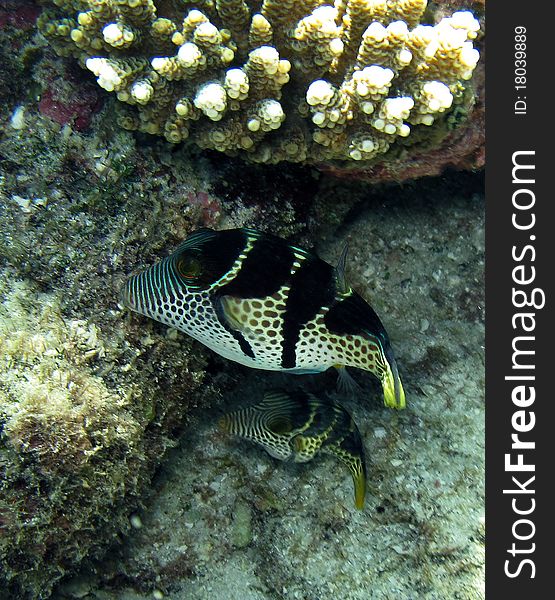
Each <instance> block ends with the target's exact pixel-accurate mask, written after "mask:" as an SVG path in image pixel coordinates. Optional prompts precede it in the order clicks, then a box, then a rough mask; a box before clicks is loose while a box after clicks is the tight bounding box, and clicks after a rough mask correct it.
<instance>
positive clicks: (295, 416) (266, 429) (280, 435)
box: [219, 390, 366, 509]
mask: <svg viewBox="0 0 555 600" xmlns="http://www.w3.org/2000/svg"><path fill="white" fill-rule="evenodd" d="M219 426H220V428H221V429H223V430H224V431H226V432H227V433H232V434H234V435H238V436H240V437H242V438H245V439H247V440H251V441H253V442H255V443H257V444H259V445H260V446H262V447H263V448H264V449H265V450H266V451H267V452H268V454H270V455H271V456H273V457H274V458H278V459H280V460H293V461H294V462H307V461H309V460H312V459H313V458H314V456H316V454H318V452H327V453H329V454H333V455H334V456H336V457H337V458H339V460H341V462H343V463H344V464H345V465H346V466H347V467H348V468H349V471H350V473H351V476H352V478H353V484H354V489H355V506H356V507H357V508H358V509H362V508H363V507H364V498H365V496H366V463H365V459H364V447H363V445H362V441H361V437H360V433H359V431H358V428H357V426H356V424H355V422H354V421H353V419H352V417H351V415H350V414H349V413H348V412H347V411H346V410H345V409H344V408H343V407H342V406H341V405H340V404H339V403H338V402H334V401H332V400H329V399H327V398H326V399H321V398H318V397H316V396H314V395H313V394H310V393H308V392H304V391H301V390H298V391H296V392H284V391H281V390H272V391H268V392H266V393H265V394H264V399H263V400H262V402H260V403H259V404H256V405H254V406H249V407H247V408H243V409H241V410H237V411H235V412H232V413H228V414H227V415H224V416H223V417H222V418H221V419H220V422H219Z"/></svg>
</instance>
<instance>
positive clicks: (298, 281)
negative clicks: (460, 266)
mask: <svg viewBox="0 0 555 600" xmlns="http://www.w3.org/2000/svg"><path fill="white" fill-rule="evenodd" d="M344 263H345V261H344V257H343V259H342V260H340V264H339V266H338V267H337V268H336V267H333V266H332V265H330V264H328V263H327V262H325V261H323V260H322V259H320V258H319V257H318V256H316V255H315V254H314V253H312V252H308V251H307V250H303V249H302V248H298V247H297V246H294V245H292V244H289V243H287V242H286V241H285V240H283V239H281V238H279V237H276V236H274V235H270V234H266V233H262V232H259V231H256V230H254V229H247V228H242V229H227V230H223V231H213V230H211V229H200V230H198V231H196V232H194V233H193V234H192V235H190V236H189V237H188V238H187V239H186V240H185V241H184V242H183V243H182V244H181V245H180V246H178V247H177V249H176V250H175V251H174V252H173V254H171V255H170V256H168V257H166V258H164V259H163V260H161V261H160V262H158V263H156V264H155V265H153V266H152V267H150V268H148V269H147V270H146V271H143V272H142V273H140V274H138V275H135V276H133V277H130V278H129V279H128V281H127V283H126V285H125V287H124V290H123V293H122V303H123V304H124V305H125V306H127V307H128V308H130V309H131V310H134V311H136V312H138V313H141V314H143V315H146V316H148V317H151V318H153V319H155V320H157V321H160V322H162V323H165V324H167V325H170V326H172V327H175V328H176V329H180V330H181V331H184V332H185V333H187V334H189V335H190V336H192V337H193V338H195V339H197V340H199V341H200V342H202V343H203V344H205V345H206V346H208V347H209V348H211V349H212V350H214V351H215V352H217V353H218V354H220V355H221V356H223V357H224V358H227V359H230V360H234V361H236V362H238V363H241V364H243V365H247V366H249V367H255V368H258V369H266V370H270V371H283V372H289V373H297V374H303V373H316V372H321V371H325V370H326V369H328V368H329V367H336V368H338V369H339V371H340V374H341V373H345V369H344V367H358V368H360V369H365V370H367V371H370V372H371V373H373V374H374V375H375V376H376V377H378V379H379V380H380V381H381V383H382V387H383V394H384V402H385V405H386V406H388V407H391V408H399V409H400V408H404V406H405V393H404V390H403V386H402V384H401V380H400V378H399V373H398V370H397V363H396V361H395V357H394V354H393V350H392V348H391V343H390V341H389V337H388V335H387V333H386V331H385V328H384V326H383V325H382V323H381V321H380V319H379V317H378V315H377V314H376V313H375V312H374V310H373V309H372V308H371V307H370V306H369V305H368V304H367V303H366V302H365V301H364V300H363V299H362V298H361V296H359V295H358V294H357V293H356V292H355V291H354V290H353V289H352V288H351V287H350V286H349V285H347V283H346V281H345V276H344V270H345V264H344Z"/></svg>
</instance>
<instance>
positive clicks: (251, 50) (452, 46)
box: [39, 0, 479, 162]
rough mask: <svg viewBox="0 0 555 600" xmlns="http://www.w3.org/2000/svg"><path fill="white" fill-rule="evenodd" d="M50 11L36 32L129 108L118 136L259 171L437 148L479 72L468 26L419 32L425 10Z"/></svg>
mask: <svg viewBox="0 0 555 600" xmlns="http://www.w3.org/2000/svg"><path fill="white" fill-rule="evenodd" d="M48 3H49V4H54V5H56V8H55V9H53V10H47V11H45V12H44V13H43V14H42V15H41V17H40V18H39V28H40V30H41V32H42V33H43V34H44V35H45V37H46V38H47V39H48V40H50V42H51V43H52V45H53V46H54V47H55V48H56V50H57V51H58V52H59V53H60V54H62V55H73V56H74V57H76V58H77V59H78V60H79V62H80V63H81V64H82V66H84V67H86V68H87V69H88V70H89V71H91V72H92V73H94V75H95V76H96V77H97V81H98V84H99V85H100V86H101V87H103V88H104V89H106V90H108V91H110V92H114V93H116V94H117V97H118V99H119V100H120V101H121V102H123V103H125V104H126V105H127V106H126V110H125V111H124V112H123V114H122V115H121V116H120V117H119V121H120V124H121V125H122V126H123V127H125V128H127V129H132V130H139V131H144V132H148V133H151V134H157V135H164V136H165V137H166V138H167V139H168V140H169V141H171V142H176V143H177V142H180V141H182V140H184V139H186V138H190V139H192V140H193V141H194V142H196V143H197V144H198V145H199V146H201V147H203V148H211V149H215V150H219V151H223V152H227V153H230V154H237V153H244V154H246V155H247V156H248V157H249V158H250V159H251V160H254V161H259V162H279V161H281V160H289V161H296V162H301V161H307V162H318V161H329V160H348V161H353V160H354V161H372V160H375V159H376V158H377V157H380V156H381V155H383V154H384V153H387V152H388V151H390V149H392V148H393V147H395V146H400V145H401V146H402V145H407V144H410V143H412V142H413V141H418V142H421V140H422V138H424V139H426V137H427V136H428V137H429V138H430V139H434V140H437V138H438V130H439V129H441V128H443V129H446V126H445V121H446V115H447V114H448V113H449V111H451V110H452V109H453V107H454V106H455V105H457V104H462V103H463V102H466V101H467V99H465V94H464V89H465V82H467V81H468V80H469V79H470V78H471V76H472V72H473V70H474V67H475V66H476V63H477V62H478V59H479V52H478V51H477V50H476V49H475V48H474V47H473V44H472V40H474V39H475V38H476V36H477V34H478V30H479V24H478V21H477V20H476V19H475V18H474V17H473V15H472V14H471V13H470V12H468V11H458V12H455V13H453V14H452V15H451V16H450V17H444V18H442V19H441V20H440V21H439V22H438V23H436V24H435V25H432V24H431V25H425V24H422V23H423V22H427V19H430V16H429V15H427V14H426V9H427V2H426V0H335V2H333V5H332V3H331V1H330V2H329V3H326V2H325V0H303V1H299V0H264V1H263V2H262V3H260V2H255V1H250V0H215V1H211V0H204V1H201V2H186V1H179V2H178V1H174V2H163V1H154V0H53V1H51V2H48ZM428 22H432V21H431V20H429V21H428ZM417 130H419V134H418V135H414V136H413V137H411V135H412V134H413V132H416V131H417Z"/></svg>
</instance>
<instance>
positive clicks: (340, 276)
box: [335, 242, 350, 294]
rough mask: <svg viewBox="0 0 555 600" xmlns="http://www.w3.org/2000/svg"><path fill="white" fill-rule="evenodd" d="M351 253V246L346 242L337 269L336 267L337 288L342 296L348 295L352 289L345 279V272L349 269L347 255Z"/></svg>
mask: <svg viewBox="0 0 555 600" xmlns="http://www.w3.org/2000/svg"><path fill="white" fill-rule="evenodd" d="M348 252H349V244H348V242H345V245H344V246H343V250H342V251H341V256H340V257H339V260H338V261H337V267H335V272H336V275H337V287H338V290H339V292H340V293H341V294H346V293H347V292H348V291H349V290H350V287H349V286H348V284H347V280H346V278H345V270H346V268H347V254H348Z"/></svg>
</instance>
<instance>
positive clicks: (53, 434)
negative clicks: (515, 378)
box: [0, 0, 485, 600]
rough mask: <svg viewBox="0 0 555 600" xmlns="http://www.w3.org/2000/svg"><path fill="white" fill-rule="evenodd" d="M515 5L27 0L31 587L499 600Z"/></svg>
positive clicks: (16, 181) (5, 210) (19, 9)
mask: <svg viewBox="0 0 555 600" xmlns="http://www.w3.org/2000/svg"><path fill="white" fill-rule="evenodd" d="M484 39H485V22H484V0H437V1H435V2H432V1H429V2H426V0H336V1H333V0H327V1H326V0H199V1H197V2H189V1H186V0H40V1H36V2H35V1H31V0H19V1H17V0H0V299H1V304H0V600H69V599H76V598H79V599H85V600H148V599H152V598H154V599H157V600H163V599H164V598H168V599H175V600H189V599H191V600H197V599H198V600H220V599H221V600H273V599H285V600H289V599H291V600H293V599H295V600H297V599H298V600H335V599H342V600H418V599H426V600H428V599H429V600H446V599H448V600H450V599H458V600H479V599H482V598H484V595H485V592H484V554H485V551H484V537H485V519H484V281H483V277H484V162H485V158H484Z"/></svg>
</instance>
